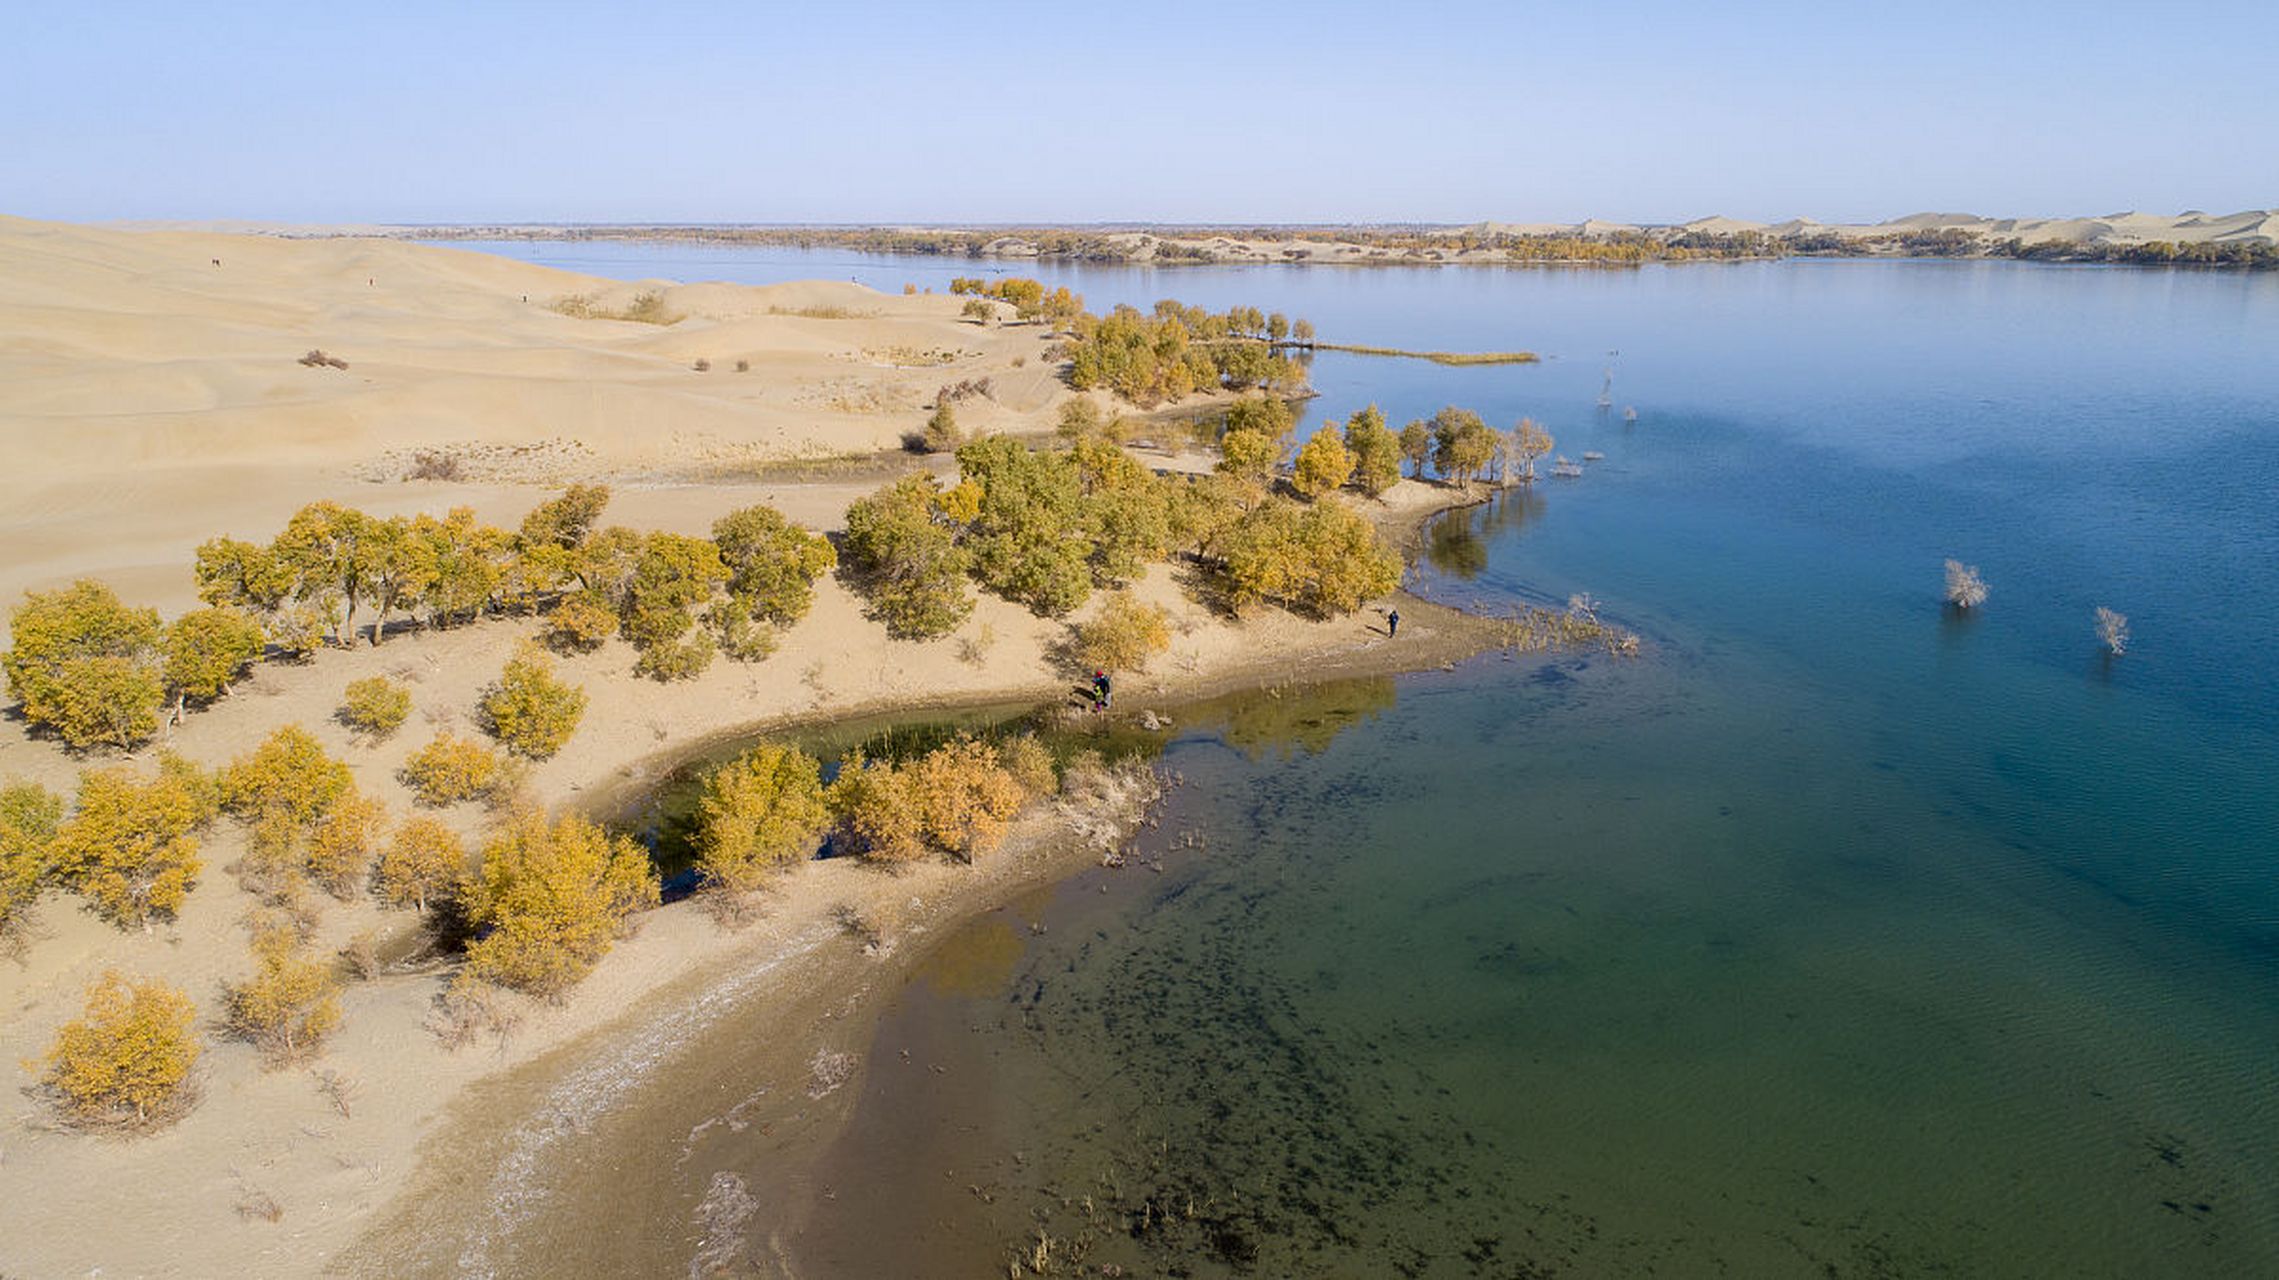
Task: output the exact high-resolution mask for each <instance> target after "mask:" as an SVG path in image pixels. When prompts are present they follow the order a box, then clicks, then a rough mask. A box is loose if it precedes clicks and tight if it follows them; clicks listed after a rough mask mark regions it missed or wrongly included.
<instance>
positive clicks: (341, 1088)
mask: <svg viewBox="0 0 2279 1280" xmlns="http://www.w3.org/2000/svg"><path fill="white" fill-rule="evenodd" d="M309 1075H310V1077H311V1078H313V1079H314V1080H315V1081H316V1082H317V1092H318V1093H321V1094H323V1095H324V1100H325V1101H327V1102H329V1103H331V1104H332V1109H333V1110H335V1111H337V1112H339V1113H340V1115H341V1118H342V1119H350V1118H353V1117H354V1116H355V1114H356V1096H357V1095H358V1094H360V1093H362V1092H363V1091H364V1090H363V1086H362V1085H360V1084H358V1083H357V1081H356V1079H355V1077H353V1076H345V1075H342V1074H341V1073H339V1072H338V1071H334V1070H332V1069H331V1068H329V1067H327V1068H323V1069H321V1070H317V1071H311V1072H310V1073H309Z"/></svg>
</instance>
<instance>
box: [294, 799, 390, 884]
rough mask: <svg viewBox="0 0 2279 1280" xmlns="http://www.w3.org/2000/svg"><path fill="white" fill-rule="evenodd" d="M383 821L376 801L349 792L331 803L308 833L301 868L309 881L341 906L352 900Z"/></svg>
mask: <svg viewBox="0 0 2279 1280" xmlns="http://www.w3.org/2000/svg"><path fill="white" fill-rule="evenodd" d="M387 821H388V811H387V808H386V807H385V806H383V805H382V804H381V803H380V802H379V801H377V800H370V799H366V798H365V797H363V796H360V795H358V794H356V793H355V792H353V791H351V792H349V793H348V794H347V795H345V796H342V797H341V798H340V799H339V800H337V801H335V802H334V803H333V806H332V808H331V809H330V810H329V811H328V812H326V814H325V815H324V817H322V818H320V819H318V820H317V823H316V825H315V826H314V827H313V828H311V829H310V831H309V838H308V852H307V854H306V856H305V861H304V865H305V866H306V867H307V869H308V873H309V876H310V878H311V879H313V880H315V881H316V882H317V884H318V885H320V886H321V887H323V889H324V890H325V892H327V893H330V894H331V895H332V896H333V897H335V898H339V899H340V900H342V901H343V902H345V901H347V900H348V899H350V898H352V897H354V896H355V895H356V894H357V892H358V891H360V890H361V889H362V888H363V887H364V879H365V876H366V874H367V873H369V872H370V871H371V869H372V855H373V854H374V852H376V851H377V849H378V847H379V843H380V831H381V828H382V827H384V826H386V825H387Z"/></svg>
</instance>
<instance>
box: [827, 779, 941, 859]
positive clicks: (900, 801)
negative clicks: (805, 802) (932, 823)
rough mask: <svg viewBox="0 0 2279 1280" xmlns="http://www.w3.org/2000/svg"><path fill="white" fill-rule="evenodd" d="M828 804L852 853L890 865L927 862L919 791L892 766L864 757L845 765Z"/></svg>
mask: <svg viewBox="0 0 2279 1280" xmlns="http://www.w3.org/2000/svg"><path fill="white" fill-rule="evenodd" d="M825 799H826V800H827V801H828V803H829V804H830V807H831V816H832V818H833V820H834V821H836V822H837V823H838V827H839V838H840V840H841V841H842V842H843V843H844V844H845V846H846V847H847V849H848V850H849V851H850V852H853V853H858V854H861V855H862V856H863V857H865V858H869V859H870V860H872V861H874V862H888V863H898V862H915V861H917V860H918V859H920V858H923V857H925V856H926V852H927V849H926V828H925V817H924V815H923V814H922V813H921V812H920V810H919V807H918V796H917V791H916V788H914V787H912V786H911V785H910V779H909V777H908V775H907V774H905V773H903V772H902V771H901V770H899V769H897V768H895V767H894V765H893V764H892V763H890V762H887V761H883V760H865V759H863V758H861V757H860V756H856V757H855V758H853V759H850V760H847V761H845V762H844V763H842V764H841V765H840V766H839V776H838V777H836V778H834V779H832V780H831V787H830V790H828V791H827V792H825Z"/></svg>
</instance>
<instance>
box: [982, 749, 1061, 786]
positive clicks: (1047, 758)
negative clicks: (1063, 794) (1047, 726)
mask: <svg viewBox="0 0 2279 1280" xmlns="http://www.w3.org/2000/svg"><path fill="white" fill-rule="evenodd" d="M997 762H998V763H999V764H1001V765H1003V766H1005V772H1006V773H1008V774H1011V775H1012V777H1013V781H1015V782H1018V783H1020V784H1021V789H1022V790H1024V791H1026V792H1028V793H1029V794H1030V795H1031V796H1037V797H1041V796H1049V795H1051V794H1053V793H1054V792H1055V791H1058V790H1060V778H1059V777H1058V775H1056V774H1055V772H1054V771H1053V765H1052V752H1050V751H1047V750H1045V745H1044V744H1043V743H1041V742H1039V741H1037V738H1036V735H1035V734H1031V733H1023V734H1018V735H1016V736H1014V737H1010V738H1007V739H1005V740H1004V741H1003V742H1000V743H998V744H997Z"/></svg>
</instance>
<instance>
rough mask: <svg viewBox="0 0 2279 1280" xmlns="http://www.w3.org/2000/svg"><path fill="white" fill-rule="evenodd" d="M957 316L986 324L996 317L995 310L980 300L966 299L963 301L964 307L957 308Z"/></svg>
mask: <svg viewBox="0 0 2279 1280" xmlns="http://www.w3.org/2000/svg"><path fill="white" fill-rule="evenodd" d="M958 314H959V315H961V316H963V317H965V318H966V319H968V320H974V321H978V322H980V323H982V324H988V323H989V322H990V321H991V320H993V319H995V318H996V317H997V308H996V307H994V306H991V305H990V304H989V303H987V302H985V301H983V300H982V299H980V298H968V299H966V300H965V306H963V307H961V308H959V310H958Z"/></svg>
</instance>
